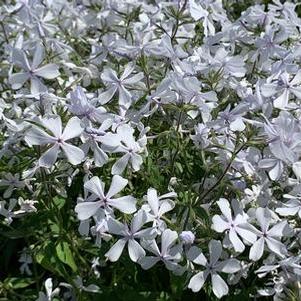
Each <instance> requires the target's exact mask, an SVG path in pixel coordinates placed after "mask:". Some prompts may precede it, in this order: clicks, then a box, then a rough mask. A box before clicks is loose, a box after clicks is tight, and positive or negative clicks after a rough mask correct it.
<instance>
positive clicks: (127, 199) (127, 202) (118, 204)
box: [108, 195, 137, 214]
mask: <svg viewBox="0 0 301 301" xmlns="http://www.w3.org/2000/svg"><path fill="white" fill-rule="evenodd" d="M108 205H109V206H111V207H114V208H116V209H118V210H119V211H121V212H123V213H127V214H131V213H134V212H135V211H136V210H137V209H136V199H135V198H134V197H132V196H129V195H128V196H123V197H120V198H117V199H110V200H109V201H108Z"/></svg>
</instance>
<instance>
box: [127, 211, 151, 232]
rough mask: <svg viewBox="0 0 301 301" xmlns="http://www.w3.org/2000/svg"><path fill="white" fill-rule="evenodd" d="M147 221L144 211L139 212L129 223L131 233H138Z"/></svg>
mask: <svg viewBox="0 0 301 301" xmlns="http://www.w3.org/2000/svg"><path fill="white" fill-rule="evenodd" d="M146 221H147V215H146V213H145V211H144V210H139V211H138V212H137V214H136V215H135V216H134V217H133V219H132V222H131V231H132V233H136V232H138V231H139V230H140V229H141V228H142V226H143V225H144V224H145V223H146Z"/></svg>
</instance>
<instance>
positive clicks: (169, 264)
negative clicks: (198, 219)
mask: <svg viewBox="0 0 301 301" xmlns="http://www.w3.org/2000/svg"><path fill="white" fill-rule="evenodd" d="M177 239H178V234H177V232H176V231H172V230H170V229H166V230H164V232H163V233H162V235H161V250H160V249H159V247H158V245H157V242H156V241H155V240H154V239H153V240H143V241H142V242H141V244H142V246H143V247H144V248H145V249H146V250H148V251H150V252H151V253H153V254H154V255H155V256H145V257H143V258H142V259H141V260H139V264H140V265H141V267H142V268H143V269H145V270H148V269H150V268H151V267H152V266H154V265H155V264H156V263H158V262H159V261H162V262H163V263H164V264H165V267H166V268H167V269H168V270H170V271H173V272H175V273H179V274H181V273H182V272H183V271H184V270H183V268H182V267H181V266H180V265H179V264H178V262H179V261H180V260H181V253H180V249H179V246H178V245H175V242H176V240H177Z"/></svg>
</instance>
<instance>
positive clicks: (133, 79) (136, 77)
mask: <svg viewBox="0 0 301 301" xmlns="http://www.w3.org/2000/svg"><path fill="white" fill-rule="evenodd" d="M143 77H144V75H143V73H142V72H140V73H137V74H135V75H133V76H131V77H128V78H126V79H124V80H123V81H122V83H123V84H125V85H133V84H135V83H137V82H139V81H141V80H142V79H143Z"/></svg>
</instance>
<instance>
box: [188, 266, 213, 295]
mask: <svg viewBox="0 0 301 301" xmlns="http://www.w3.org/2000/svg"><path fill="white" fill-rule="evenodd" d="M207 277H208V272H206V271H205V272H199V273H197V274H196V275H194V276H193V277H192V278H191V279H190V281H189V284H188V288H190V289H191V290H192V291H193V292H194V293H196V292H198V291H200V290H201V288H202V287H203V285H204V283H205V281H206V278H207Z"/></svg>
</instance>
